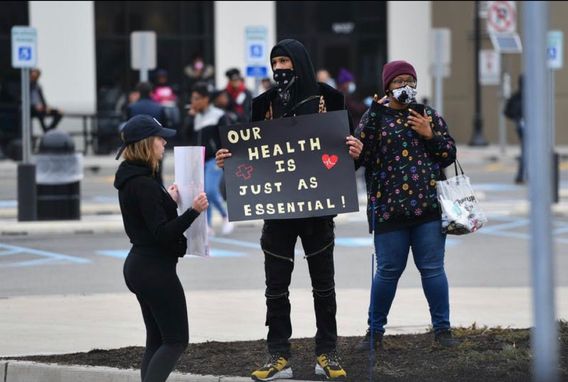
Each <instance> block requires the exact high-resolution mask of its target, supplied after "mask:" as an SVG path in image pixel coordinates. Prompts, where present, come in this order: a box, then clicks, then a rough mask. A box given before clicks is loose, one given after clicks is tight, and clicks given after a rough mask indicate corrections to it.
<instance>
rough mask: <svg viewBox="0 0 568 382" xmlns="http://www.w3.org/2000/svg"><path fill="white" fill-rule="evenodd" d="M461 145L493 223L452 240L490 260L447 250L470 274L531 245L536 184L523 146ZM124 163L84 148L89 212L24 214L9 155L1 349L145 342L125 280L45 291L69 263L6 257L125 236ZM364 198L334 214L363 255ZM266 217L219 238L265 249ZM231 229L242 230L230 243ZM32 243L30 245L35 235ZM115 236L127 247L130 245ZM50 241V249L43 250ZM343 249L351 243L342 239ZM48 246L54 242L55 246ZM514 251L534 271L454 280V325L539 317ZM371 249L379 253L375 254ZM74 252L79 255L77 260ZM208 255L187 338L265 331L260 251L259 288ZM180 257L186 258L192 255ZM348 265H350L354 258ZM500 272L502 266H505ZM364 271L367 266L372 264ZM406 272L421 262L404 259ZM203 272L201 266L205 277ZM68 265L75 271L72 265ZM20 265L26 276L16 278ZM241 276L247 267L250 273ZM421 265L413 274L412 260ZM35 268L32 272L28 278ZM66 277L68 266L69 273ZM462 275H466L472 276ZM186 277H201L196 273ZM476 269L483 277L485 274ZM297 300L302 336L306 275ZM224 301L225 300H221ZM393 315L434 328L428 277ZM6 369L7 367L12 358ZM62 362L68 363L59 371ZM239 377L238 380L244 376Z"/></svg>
mask: <svg viewBox="0 0 568 382" xmlns="http://www.w3.org/2000/svg"><path fill="white" fill-rule="evenodd" d="M558 151H559V152H560V154H561V158H562V161H561V179H560V186H561V187H560V202H559V203H558V204H556V205H554V206H553V216H554V218H555V219H557V220H555V222H556V223H555V224H556V227H555V235H556V236H555V240H556V241H555V243H556V254H557V259H558V263H559V264H560V265H561V266H559V268H558V269H557V272H558V273H559V274H558V276H559V277H558V278H557V280H560V281H559V283H558V284H557V287H556V301H557V305H556V314H557V317H559V318H563V319H568V277H567V275H566V274H565V272H566V271H565V269H568V260H567V259H566V255H567V254H568V251H567V250H566V248H567V244H568V236H567V235H566V234H565V232H568V161H567V158H568V147H566V148H564V147H562V148H558ZM458 153H459V159H460V162H461V164H462V166H463V168H464V170H465V171H466V174H468V175H469V176H470V177H471V179H472V184H473V186H474V189H475V191H476V195H477V196H478V198H479V199H480V201H481V203H482V206H483V208H484V210H485V211H486V213H487V214H488V215H489V217H490V224H488V226H487V227H484V228H482V230H485V232H486V233H485V234H484V236H483V235H482V231H480V232H479V233H476V234H474V235H470V236H468V237H475V239H474V240H469V241H468V240H467V239H466V240H464V241H462V242H461V243H462V244H463V246H456V247H453V248H450V249H448V251H452V253H453V254H459V253H460V252H461V251H462V249H461V248H463V251H465V252H466V253H468V254H469V253H471V252H468V251H482V252H483V255H484V257H482V259H483V262H478V263H476V262H474V261H471V259H469V261H468V260H465V261H463V262H461V263H465V264H467V269H463V268H461V267H462V266H463V264H461V263H460V260H459V257H458V256H454V258H453V259H452V260H451V261H449V264H448V267H449V268H450V270H449V271H448V272H449V273H453V274H457V275H467V274H468V272H470V273H472V272H473V273H476V274H478V275H482V274H483V272H484V271H483V269H484V267H491V266H492V264H491V256H492V255H494V256H503V253H501V251H502V248H505V247H506V246H512V247H513V248H516V249H515V250H518V251H528V247H529V242H528V239H527V238H528V237H529V236H528V235H529V231H528V229H529V226H530V221H529V219H528V218H529V212H530V204H529V202H528V185H515V184H514V183H513V178H514V171H515V168H516V162H515V158H516V155H518V148H517V147H512V146H510V147H507V148H506V152H505V153H504V154H503V153H502V152H501V151H500V149H499V147H497V146H488V147H483V148H471V147H467V146H464V147H459V148H458ZM170 158H171V157H170ZM117 165H118V162H117V161H115V160H114V158H113V157H112V156H102V157H95V156H87V157H85V158H84V167H85V178H84V179H83V181H82V205H81V211H82V214H81V215H82V216H81V219H80V220H79V221H49V222H18V221H17V203H16V200H15V199H16V197H15V192H14V188H15V184H16V183H15V176H16V175H15V174H16V171H17V165H16V164H15V163H14V162H10V161H5V160H4V161H0V177H1V178H2V179H3V180H2V184H1V185H0V275H2V274H3V273H2V272H6V273H5V275H6V276H5V277H3V278H0V311H2V312H3V313H2V315H1V316H0V338H2V346H1V347H0V356H17V355H31V354H55V353H67V352H77V351H88V350H91V349H93V348H106V349H109V348H116V347H122V346H132V345H139V346H143V340H144V326H143V322H142V320H141V318H140V315H139V311H138V310H139V307H138V305H137V303H136V301H135V299H133V298H132V295H131V294H130V293H128V292H127V291H125V290H120V289H118V287H117V288H110V289H109V290H108V291H107V292H100V291H99V292H97V290H98V289H97V288H95V287H93V288H91V289H89V288H88V287H87V288H86V289H85V290H84V291H82V292H81V293H73V292H72V291H66V290H65V289H64V288H62V289H57V288H55V289H54V290H55V292H47V291H49V290H50V283H55V281H53V280H55V279H57V277H58V276H57V275H58V274H59V273H58V272H60V270H59V269H58V268H56V267H54V266H51V267H47V266H46V267H45V268H41V269H39V268H38V269H39V270H38V269H36V271H35V272H36V273H33V276H30V274H29V273H26V272H28V270H29V268H25V266H22V267H19V268H14V267H12V268H10V267H8V268H7V266H8V265H9V264H10V263H9V260H8V258H9V256H10V253H12V254H13V253H14V251H16V250H15V249H14V248H16V247H17V246H18V248H19V247H23V246H26V245H29V246H33V247H34V248H36V249H34V250H35V251H37V253H35V255H36V256H43V257H42V258H41V260H38V259H37V258H33V256H32V255H34V253H31V254H30V253H27V254H26V256H30V258H29V259H27V258H26V259H24V260H22V264H24V263H25V262H26V261H28V262H32V263H33V262H37V261H49V263H48V264H50V265H51V264H55V263H56V262H57V261H66V260H68V259H65V258H63V257H59V258H58V257H57V256H64V255H62V254H57V256H55V255H53V252H49V251H46V250H45V248H43V247H42V245H41V244H40V242H42V241H43V242H47V241H50V240H53V245H56V244H60V243H64V242H66V241H69V242H70V241H73V240H76V241H79V242H80V241H83V242H88V240H86V239H85V238H87V237H89V238H93V239H92V240H94V241H96V240H98V238H100V240H108V238H109V237H114V236H120V234H122V233H123V232H124V231H123V226H122V220H121V217H120V211H119V208H118V203H117V199H116V191H115V190H114V189H113V188H112V186H111V183H112V175H113V174H114V171H115V169H116V167H117ZM172 173H173V164H172V161H171V159H166V160H165V168H164V174H165V180H166V182H169V181H172V180H173V178H172V176H171V174H172ZM360 186H361V185H360ZM359 190H360V192H361V190H363V188H362V187H359ZM364 208H365V196H364V194H363V193H362V192H361V194H360V211H359V212H358V213H351V214H344V215H339V216H338V217H337V219H336V223H337V226H338V232H340V233H341V235H343V236H349V237H350V238H352V236H353V234H352V233H351V232H349V227H355V226H356V227H357V230H359V231H361V232H360V233H361V235H360V236H361V237H360V238H355V239H353V240H355V242H357V240H365V241H363V243H364V245H365V247H363V248H360V249H358V251H361V253H359V252H357V251H356V250H353V251H354V253H355V255H356V256H364V255H363V253H362V252H369V251H372V248H370V247H371V246H370V240H368V237H367V238H365V233H364V232H363V231H364V228H363V227H364V225H365V216H364V212H363V211H364ZM213 223H214V226H215V228H216V229H217V230H218V229H219V228H220V224H221V221H220V219H219V218H215V219H214V221H213ZM260 224H261V222H260V221H254V222H241V223H237V228H236V230H235V233H234V234H233V235H232V236H231V237H230V238H223V237H220V236H217V237H216V240H217V244H219V243H222V244H223V245H224V246H221V247H222V248H223V250H226V251H229V250H231V248H232V247H238V246H241V247H239V248H238V249H234V251H237V252H238V251H241V252H243V251H244V252H247V251H250V253H254V252H258V251H259V250H258V248H256V247H254V245H253V244H251V243H254V240H255V239H254V237H255V236H254V235H257V230H258V227H259V226H260ZM359 227H361V228H359ZM511 228H514V230H511ZM113 235H114V236H113ZM338 235H339V233H338ZM475 235H477V236H475ZM519 238H523V240H524V242H523V244H518V243H515V242H514V241H515V240H517V239H519ZM34 240H36V241H34ZM223 240H225V242H223ZM230 240H233V242H231V241H230ZM32 242H33V244H30V243H32ZM26 243H27V244H26ZM242 243H249V244H246V245H249V246H250V247H251V248H248V249H246V248H243V244H242ZM357 243H359V242H357ZM16 244H17V245H16ZM215 244H216V243H215V241H213V244H212V245H213V246H215ZM246 245H245V246H246ZM88 246H95V244H91V242H88V243H84V247H83V248H85V247H88ZM117 246H118V247H120V246H123V244H122V243H121V244H120V245H117ZM40 247H41V248H40ZM340 247H341V245H338V249H337V250H336V252H340V251H341V250H340ZM37 248H40V249H37ZM458 248H459V249H458ZM492 248H495V253H494V254H491V251H492ZM515 250H514V251H515ZM41 251H43V252H44V253H43V254H42V253H40V252H41ZM344 251H348V250H347V249H345V250H344ZM514 251H513V252H514ZM46 253H51V254H52V255H50V256H51V257H49V256H48V255H46ZM247 253H249V252H247ZM54 256H55V257H54ZM251 256H252V255H251ZM342 256H343V255H337V258H338V260H337V262H338V263H339V264H342V262H343V261H345V262H346V263H347V262H349V261H350V260H348V259H343V258H341V257H342ZM508 256H510V257H506V261H503V262H499V266H500V267H501V266H502V267H503V269H507V267H509V268H511V269H516V268H515V267H519V269H518V271H519V272H524V273H526V274H525V276H526V277H523V278H520V279H519V280H518V281H515V282H511V283H509V284H507V283H505V284H500V283H498V282H495V280H494V279H496V278H498V276H495V277H493V279H492V281H491V282H489V281H487V282H486V281H484V279H483V278H482V277H477V279H475V278H472V279H471V281H470V282H460V280H456V282H455V283H454V284H451V285H457V286H451V289H450V298H451V307H452V324H453V325H454V326H470V325H472V324H474V323H475V324H476V325H478V326H483V325H486V326H501V327H517V328H526V327H529V326H532V324H533V320H532V295H531V288H530V279H529V277H528V276H529V272H528V267H529V266H530V262H529V261H528V259H523V260H522V261H520V262H519V261H518V260H515V257H514V253H510V254H508ZM80 258H81V259H82V258H83V257H80ZM368 259H369V260H370V257H368ZM3 260H4V261H3ZM76 261H79V262H80V260H76ZM108 261H112V260H108ZM116 261H117V263H111V264H110V265H108V267H109V268H108V269H111V268H117V267H118V265H117V264H120V263H119V262H118V261H119V260H116ZM192 261H193V263H192ZM211 261H212V262H209V263H208V264H209V265H207V268H200V267H201V265H195V264H197V261H196V260H191V261H188V262H186V264H187V265H184V267H187V268H186V269H189V268H191V267H192V266H193V265H195V266H194V268H196V269H194V272H195V273H194V274H190V272H191V271H189V270H187V271H182V274H183V272H188V273H187V278H188V282H187V285H190V287H188V291H187V295H188V307H189V308H188V309H189V320H190V336H191V339H190V341H191V342H203V341H208V340H216V341H234V340H256V339H260V338H264V337H265V335H266V328H265V327H264V326H263V325H262V323H263V322H264V314H265V306H264V299H263V297H262V289H263V286H262V277H261V276H262V261H261V260H260V257H259V258H253V259H252V260H249V261H250V262H249V263H247V264H249V265H247V266H249V269H251V270H252V271H254V275H255V276H251V277H249V278H252V279H253V281H254V282H255V283H257V285H258V286H256V287H251V286H249V285H248V284H246V283H245V282H240V281H235V283H234V284H235V285H236V287H235V288H230V287H223V288H215V287H212V286H210V285H209V284H208V279H207V272H215V270H214V269H215V267H214V266H213V265H214V261H219V264H224V266H228V267H229V268H227V269H226V270H225V272H226V273H222V276H219V277H223V278H225V279H229V280H227V281H228V283H229V285H230V283H231V280H230V278H232V277H233V275H232V274H231V272H230V271H231V268H230V267H237V265H236V264H237V263H238V262H239V261H245V260H239V259H234V260H231V261H233V262H229V261H226V260H224V261H225V262H223V263H221V260H216V258H213V259H212V260H211ZM183 262H185V259H184V260H183ZM42 264H43V263H42ZM192 264H193V265H192ZM368 264H369V265H367V266H366V269H367V271H369V272H370V266H371V264H370V262H369V263H368ZM519 264H522V266H519ZM562 266H563V267H562ZM203 267H205V266H203ZM298 268H299V267H298ZM409 268H410V267H409ZM104 269H105V270H106V269H107V268H104ZM234 269H235V270H236V269H237V268H234ZM338 269H339V268H338ZM343 269H347V266H345V267H344V268H343ZM563 269H564V270H563ZM212 270H213V271H212ZM494 271H495V272H499V270H494ZM20 272H21V273H20ZM298 272H304V273H305V270H303V271H296V272H295V273H298ZM353 272H354V273H353V274H349V275H344V276H338V289H337V296H338V315H337V317H338V329H339V334H340V335H344V336H348V335H362V334H363V333H364V331H365V329H366V327H365V326H366V323H365V319H364V317H365V316H366V309H367V304H368V298H369V297H368V296H369V290H368V285H366V284H365V283H361V282H351V281H349V280H353V279H358V278H362V277H365V276H361V273H355V271H353ZM361 272H365V270H362V271H361ZM407 272H412V271H409V270H407ZM198 273H200V274H201V275H200V276H199V275H198ZM337 273H340V272H339V271H338V272H337ZM9 274H12V275H15V276H14V278H11V277H8V275H9ZM61 274H62V275H66V274H65V273H64V272H63V273H61ZM79 275H80V276H79V277H84V278H88V276H86V275H83V274H81V273H79ZM259 275H260V276H259ZM16 276H17V277H18V279H16V278H15V277H16ZM190 276H191V277H190ZM239 276H241V277H243V278H245V277H246V275H242V274H241V275H239ZM414 276H416V272H415V271H414ZM26 277H28V280H27V281H26ZM30 277H31V278H30ZM65 277H70V276H67V275H66V276H65ZM306 277H307V275H306ZM20 278H21V282H27V283H29V285H35V289H32V292H33V293H31V294H29V293H28V294H22V295H18V294H17V293H12V292H11V291H14V290H16V289H17V288H16V285H14V284H17V283H18V282H19V281H18V280H19V279H20ZM465 278H467V277H466V276H464V279H465ZM189 279H191V280H193V284H192V283H191V282H190V281H189ZM475 280H478V282H476V281H475ZM487 280H488V279H487ZM182 282H183V283H184V285H186V281H184V280H183V279H182ZM42 285H43V289H42ZM199 285H202V288H199ZM93 291H94V292H93ZM58 293H60V294H58ZM291 299H292V318H293V328H294V334H293V336H294V337H311V336H313V335H314V332H315V322H314V317H313V306H312V297H311V289H310V288H309V285H307V284H305V283H303V284H302V283H300V284H299V285H298V286H297V287H295V288H294V287H293V288H292V294H291ZM220 301H222V303H219V302H220ZM227 312H230V317H231V319H230V320H228V319H227ZM389 319H390V322H391V324H390V325H389V326H387V330H388V333H387V334H401V333H416V332H422V331H424V330H427V329H428V324H429V316H428V308H427V305H426V301H425V299H424V295H423V292H422V290H421V288H420V285H419V281H418V282H414V283H412V282H407V283H406V284H405V282H403V283H402V286H401V288H399V290H398V292H397V297H396V300H395V303H394V304H393V309H392V312H391V314H390V315H389ZM220 328H222V330H221V329H220ZM12 365H13V366H14V368H13V369H12V370H16V369H18V368H19V369H26V368H27V369H30V368H31V369H33V370H35V371H33V372H34V373H38V371H37V370H36V369H37V367H36V366H34V367H29V365H28V366H26V365H23V366H22V365H18V364H12ZM0 366H1V365H0ZM16 366H17V367H16ZM4 369H5V368H4V367H0V380H2V378H1V377H2V374H1V373H2V372H5V370H4ZM27 369H26V370H27ZM7 370H10V367H8V368H7ZM42 370H43V369H42ZM59 372H62V371H61V370H59ZM65 372H67V371H65ZM83 372H84V371H83ZM39 373H44V375H47V374H48V373H49V372H48V371H46V370H43V371H40V372H39ZM45 373H47V374H45ZM69 373H71V374H73V372H72V371H69ZM110 374H112V373H110V372H108V373H106V374H105V376H106V377H105V378H107V379H103V378H102V377H101V376H100V375H99V376H98V377H93V379H92V380H97V381H101V380H105V381H106V380H108V381H111V380H114V379H112V378H115V377H112V378H111V377H109V375H110ZM14 375H15V374H14ZM29 375H32V374H29ZM29 378H32V377H29ZM46 378H47V377H46ZM52 378H54V379H49V378H48V379H44V380H46V381H51V380H53V381H55V380H60V381H63V380H64V379H62V377H61V376H59V377H58V376H55V377H52ZM116 378H119V377H116ZM124 378H126V377H124ZM132 378H134V377H132ZM176 378H177V377H176ZM180 378H182V379H179V380H180V381H181V380H184V381H185V380H188V381H189V380H195V381H197V380H198V379H183V378H185V377H183V376H181V377H180ZM187 378H190V377H187ZM191 378H194V377H191ZM195 378H197V377H195ZM212 378H213V379H210V380H215V381H220V380H223V381H232V379H222V378H221V377H212ZM6 380H7V381H10V382H11V381H14V380H18V379H10V378H7V379H6ZM20 380H26V379H20ZM27 380H28V381H33V380H36V379H27ZM84 380H88V379H84ZM117 380H118V379H117ZM122 380H126V379H122ZM133 380H134V379H133ZM173 380H177V379H173ZM237 380H238V379H234V381H235V382H236V381H237ZM203 381H205V380H203Z"/></svg>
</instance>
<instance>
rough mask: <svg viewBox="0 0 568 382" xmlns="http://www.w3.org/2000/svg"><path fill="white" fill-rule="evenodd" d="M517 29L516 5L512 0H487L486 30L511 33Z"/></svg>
mask: <svg viewBox="0 0 568 382" xmlns="http://www.w3.org/2000/svg"><path fill="white" fill-rule="evenodd" d="M516 30H517V7H516V5H515V2H514V1H489V2H488V5H487V32H488V33H513V32H516Z"/></svg>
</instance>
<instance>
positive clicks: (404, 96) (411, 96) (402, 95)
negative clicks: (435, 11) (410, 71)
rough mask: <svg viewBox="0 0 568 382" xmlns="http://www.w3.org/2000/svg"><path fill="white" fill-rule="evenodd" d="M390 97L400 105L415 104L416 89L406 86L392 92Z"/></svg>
mask: <svg viewBox="0 0 568 382" xmlns="http://www.w3.org/2000/svg"><path fill="white" fill-rule="evenodd" d="M392 96H393V97H394V98H395V99H396V100H397V101H398V102H400V103H404V104H406V105H408V104H410V103H412V102H416V89H414V88H413V87H410V86H408V85H406V86H404V87H402V88H398V89H394V90H392Z"/></svg>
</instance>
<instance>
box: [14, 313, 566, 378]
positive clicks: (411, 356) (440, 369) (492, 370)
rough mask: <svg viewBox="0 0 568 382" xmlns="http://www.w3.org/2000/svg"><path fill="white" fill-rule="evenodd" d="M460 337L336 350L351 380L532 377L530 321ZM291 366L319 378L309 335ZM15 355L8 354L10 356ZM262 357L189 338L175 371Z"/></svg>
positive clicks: (251, 349) (395, 339)
mask: <svg viewBox="0 0 568 382" xmlns="http://www.w3.org/2000/svg"><path fill="white" fill-rule="evenodd" d="M559 329H560V349H559V350H560V363H561V364H560V368H561V370H560V373H561V378H560V380H561V381H568V322H565V321H561V322H560V324H559ZM453 333H454V336H455V337H456V338H458V339H459V340H460V341H461V343H460V345H459V346H458V347H456V348H452V349H445V348H441V347H440V346H438V345H436V344H434V343H433V334H432V333H424V334H416V335H396V336H388V335H387V336H385V340H384V345H385V349H384V350H383V351H381V352H379V353H378V354H377V357H376V359H370V358H369V356H368V355H367V354H362V353H356V352H355V351H354V350H353V349H354V347H355V345H356V344H357V343H358V342H359V341H360V340H361V339H362V337H340V338H339V342H338V351H339V354H340V356H341V358H342V364H343V366H344V367H345V369H346V370H347V373H348V377H349V379H348V380H349V381H356V382H365V381H381V382H388V381H460V382H468V381H471V382H473V381H476V382H477V381H484V382H492V381H495V382H497V381H499V382H504V381H511V382H512V381H515V382H519V381H530V380H531V376H530V367H531V364H530V361H531V353H530V342H529V341H530V340H529V334H530V331H529V330H528V329H501V328H476V327H475V326H473V327H470V328H457V329H454V330H453ZM291 342H292V359H291V362H292V368H293V370H294V376H295V379H303V380H318V378H316V377H315V375H314V365H315V356H314V342H313V339H311V338H300V339H293V340H292V341H291ZM143 351H144V349H143V348H142V347H126V348H120V349H112V350H92V351H90V352H87V353H73V354H61V355H50V356H29V357H20V358H18V359H22V360H31V361H36V362H44V363H59V364H68V365H92V366H109V367H115V368H139V365H140V360H141V358H142V353H143ZM12 359H13V358H12ZM265 359H266V343H265V341H263V340H259V341H240V342H205V343H196V344H190V345H189V347H188V349H187V351H186V352H185V354H184V355H183V356H182V357H181V358H180V360H179V362H178V365H177V367H176V370H177V371H180V372H185V373H193V374H205V375H211V374H213V375H226V376H241V377H248V376H250V373H251V371H252V370H254V369H255V368H256V367H257V366H261V364H262V363H263V362H264V361H265Z"/></svg>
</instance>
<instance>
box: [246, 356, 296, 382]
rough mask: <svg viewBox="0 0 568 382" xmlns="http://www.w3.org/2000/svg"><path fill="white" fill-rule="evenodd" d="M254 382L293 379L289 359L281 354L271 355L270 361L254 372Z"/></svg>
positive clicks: (252, 376)
mask: <svg viewBox="0 0 568 382" xmlns="http://www.w3.org/2000/svg"><path fill="white" fill-rule="evenodd" d="M250 377H251V378H252V380H253V381H273V380H275V379H290V378H293V377H294V375H293V374H292V368H291V367H290V362H288V359H287V358H285V357H283V356H281V355H280V354H271V355H270V358H269V359H268V361H267V362H266V363H265V364H264V366H262V367H261V368H260V369H258V370H255V371H253V372H252V374H251V376H250Z"/></svg>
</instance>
